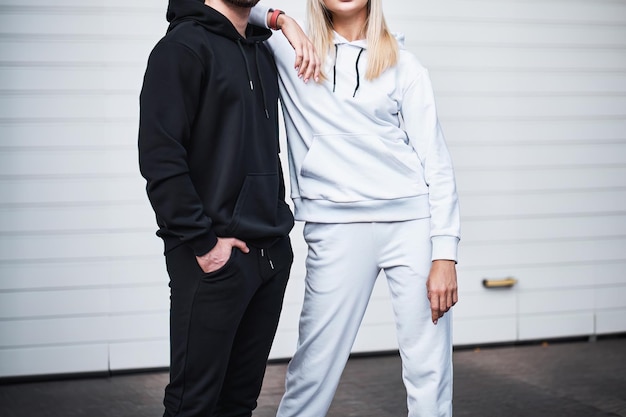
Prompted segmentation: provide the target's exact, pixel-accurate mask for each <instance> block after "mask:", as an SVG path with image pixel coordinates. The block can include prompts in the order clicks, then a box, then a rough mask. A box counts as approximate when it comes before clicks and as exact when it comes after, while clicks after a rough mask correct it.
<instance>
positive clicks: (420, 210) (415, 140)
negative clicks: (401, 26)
mask: <svg viewBox="0 0 626 417" xmlns="http://www.w3.org/2000/svg"><path fill="white" fill-rule="evenodd" d="M268 10H269V8H267V7H262V6H257V7H255V8H254V9H253V10H252V15H251V19H250V20H251V22H252V23H255V24H258V25H263V26H266V21H267V12H268ZM267 43H268V46H269V47H270V49H271V50H272V52H273V54H274V57H275V60H276V65H277V68H278V74H279V84H280V93H281V102H282V107H283V114H284V118H285V125H286V130H287V140H288V145H289V169H290V177H291V198H292V199H293V202H294V207H295V217H296V220H301V221H307V222H316V223H352V222H389V221H405V220H414V219H421V218H428V217H430V219H431V220H430V223H431V239H432V243H433V252H432V259H433V260H435V259H452V260H455V261H456V260H457V246H458V242H459V237H460V221H459V205H458V199H457V193H456V186H455V179H454V171H453V168H452V161H451V159H450V154H449V153H448V149H447V146H446V143H445V140H444V136H443V133H442V131H441V128H440V126H439V122H438V118H437V110H436V108H435V101H434V96H433V91H432V87H431V83H430V78H429V75H428V71H427V70H426V68H424V67H423V66H422V65H421V64H420V63H419V61H418V60H417V59H416V58H415V57H414V56H413V55H412V54H411V53H410V52H408V51H406V50H405V49H403V47H402V46H403V45H402V41H401V39H400V40H399V43H400V46H401V48H400V53H399V59H398V64H397V65H396V66H395V67H392V68H389V69H388V70H386V71H385V72H384V73H383V74H382V75H381V76H380V77H378V78H377V79H375V80H373V81H369V80H367V79H366V78H365V72H366V68H367V42H366V41H363V40H359V41H354V42H349V41H347V40H346V39H344V38H343V37H341V36H340V35H339V34H337V33H335V37H334V45H335V50H331V51H329V53H328V56H327V58H326V61H325V67H324V69H323V70H324V74H325V75H326V81H324V82H322V83H319V84H318V83H315V82H314V81H313V80H311V81H309V82H308V83H307V84H305V83H304V82H303V81H302V80H301V79H299V78H298V76H297V71H296V70H294V68H293V64H294V62H295V53H294V50H293V48H292V46H291V45H290V44H289V42H288V41H287V39H286V38H285V37H284V36H283V35H282V33H281V32H276V33H274V35H273V36H272V37H271V38H270V39H269V40H268V41H267Z"/></svg>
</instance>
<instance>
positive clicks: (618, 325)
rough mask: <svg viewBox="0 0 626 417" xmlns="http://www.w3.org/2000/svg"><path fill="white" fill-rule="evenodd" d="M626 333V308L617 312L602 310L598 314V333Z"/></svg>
mask: <svg viewBox="0 0 626 417" xmlns="http://www.w3.org/2000/svg"><path fill="white" fill-rule="evenodd" d="M624 332H626V308H625V309H617V310H600V311H598V312H596V333H597V334H610V333H624Z"/></svg>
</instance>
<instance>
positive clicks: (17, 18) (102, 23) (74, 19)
mask: <svg viewBox="0 0 626 417" xmlns="http://www.w3.org/2000/svg"><path fill="white" fill-rule="evenodd" d="M55 5H56V3H55ZM158 5H162V7H161V8H158V7H152V8H150V9H135V8H134V6H135V4H134V3H133V4H129V6H131V7H127V8H125V9H118V10H117V13H113V10H111V12H110V13H106V9H104V8H103V7H92V8H91V9H88V8H85V7H81V8H79V9H60V8H58V9H57V10H58V12H57V13H51V11H53V10H54V9H50V8H49V7H40V8H36V7H32V8H24V7H22V8H3V9H2V12H3V13H1V14H0V26H2V27H3V28H4V30H3V32H4V33H11V34H13V35H31V34H33V33H42V32H43V33H46V34H49V35H63V36H66V37H67V38H69V39H73V38H74V39H80V38H81V37H82V36H85V35H86V36H89V35H100V36H106V37H111V36H115V37H124V36H135V37H136V36H139V37H146V34H161V35H163V34H165V30H166V29H167V26H168V22H167V21H166V20H165V8H166V5H165V4H153V6H158ZM107 6H109V4H108V3H107ZM103 11H104V12H105V13H103ZM111 28H115V31H112V30H111ZM70 34H73V36H72V35H70ZM156 39H157V40H158V38H156Z"/></svg>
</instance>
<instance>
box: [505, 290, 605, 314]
mask: <svg viewBox="0 0 626 417" xmlns="http://www.w3.org/2000/svg"><path fill="white" fill-rule="evenodd" d="M517 297H518V303H519V310H518V313H519V315H520V317H524V316H525V315H532V314H551V313H559V314H560V313H576V314H578V313H590V314H593V310H594V289H593V287H592V286H589V287H587V288H567V287H566V286H564V287H562V288H558V289H550V290H540V291H539V290H535V291H523V290H522V287H519V288H518V291H517Z"/></svg>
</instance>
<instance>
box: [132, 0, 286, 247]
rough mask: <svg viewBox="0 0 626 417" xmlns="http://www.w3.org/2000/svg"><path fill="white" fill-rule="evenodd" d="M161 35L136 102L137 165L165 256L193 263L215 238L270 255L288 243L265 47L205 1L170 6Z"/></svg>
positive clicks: (255, 31) (256, 34)
mask: <svg viewBox="0 0 626 417" xmlns="http://www.w3.org/2000/svg"><path fill="white" fill-rule="evenodd" d="M167 20H168V21H169V22H170V26H169V29H168V31H167V34H166V35H165V36H164V37H163V38H162V39H161V40H160V41H159V42H158V43H157V45H156V46H155V47H154V49H153V50H152V52H151V54H150V58H149V60H148V65H147V69H146V73H145V77H144V83H143V88H142V91H141V96H140V123H139V165H140V169H141V173H142V175H143V176H144V178H145V179H146V180H147V187H146V189H147V192H148V197H149V199H150V202H151V204H152V207H153V208H154V211H155V213H156V217H157V223H158V225H159V231H158V232H157V234H158V235H159V236H160V237H162V238H163V240H164V241H165V250H166V252H167V251H169V250H171V249H173V248H175V247H176V246H178V245H180V244H181V243H186V244H188V245H190V246H191V247H192V248H193V251H194V253H195V254H196V255H198V256H199V255H203V254H205V253H207V252H208V251H210V250H211V249H212V248H213V246H215V244H216V243H217V237H236V238H238V239H241V240H244V241H246V242H247V243H249V244H251V245H255V246H260V247H263V246H267V245H269V244H271V242H273V241H274V240H276V239H277V238H280V237H283V236H286V235H288V234H289V231H290V230H291V228H292V227H293V215H292V213H291V210H290V209H289V207H288V206H287V204H286V203H285V188H284V180H283V175H282V169H281V166H280V160H279V158H278V151H279V149H278V118H277V112H278V81H277V75H276V70H275V64H274V61H273V58H272V57H271V55H270V53H269V52H268V51H267V49H266V48H265V46H264V45H263V41H265V40H266V39H267V38H268V37H269V36H270V35H271V32H270V31H269V30H267V29H265V28H260V27H256V26H251V25H249V26H248V28H247V31H246V38H244V37H242V36H241V35H240V34H239V33H238V32H237V30H236V29H235V27H234V26H233V25H232V24H231V22H230V21H229V20H228V19H227V18H226V17H225V16H223V15H222V14H221V13H219V12H217V11H216V10H215V9H213V8H211V7H209V6H207V5H205V4H204V2H203V1H201V0H170V3H169V8H168V12H167Z"/></svg>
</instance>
